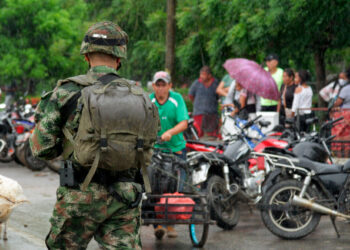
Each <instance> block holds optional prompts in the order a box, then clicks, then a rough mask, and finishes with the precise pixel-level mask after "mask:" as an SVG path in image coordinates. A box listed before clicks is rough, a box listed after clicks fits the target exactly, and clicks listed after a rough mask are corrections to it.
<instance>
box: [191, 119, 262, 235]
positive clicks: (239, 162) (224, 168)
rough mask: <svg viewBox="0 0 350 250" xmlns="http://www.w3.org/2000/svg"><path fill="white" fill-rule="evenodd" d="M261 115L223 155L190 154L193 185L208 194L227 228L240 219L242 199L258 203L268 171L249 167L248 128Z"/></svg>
mask: <svg viewBox="0 0 350 250" xmlns="http://www.w3.org/2000/svg"><path fill="white" fill-rule="evenodd" d="M259 118H260V117H257V118H256V119H254V120H252V121H249V122H248V123H246V125H244V126H243V127H242V128H240V133H237V134H236V135H235V137H236V138H235V140H232V141H231V142H230V143H228V145H227V146H226V148H225V149H224V152H223V153H222V154H219V153H216V152H198V151H197V152H196V151H193V152H189V153H188V154H187V163H188V166H189V167H190V168H191V169H192V184H193V185H197V186H200V188H201V189H202V190H203V191H205V192H206V193H207V196H208V202H209V205H210V213H211V218H212V219H213V220H216V222H217V225H218V226H219V227H221V228H223V229H225V230H230V229H233V228H234V227H235V226H236V225H237V223H238V221H239V216H240V211H239V209H238V202H239V201H244V202H253V203H256V202H257V201H258V200H259V193H260V191H259V190H260V184H261V183H262V181H263V180H264V178H265V175H266V174H267V173H268V172H269V170H268V169H265V170H261V171H256V172H251V171H249V169H248V163H247V159H248V158H249V156H250V153H251V148H250V146H249V143H248V141H247V139H246V134H245V130H246V129H247V128H249V127H250V126H252V125H253V124H254V122H255V121H256V120H257V119H259Z"/></svg>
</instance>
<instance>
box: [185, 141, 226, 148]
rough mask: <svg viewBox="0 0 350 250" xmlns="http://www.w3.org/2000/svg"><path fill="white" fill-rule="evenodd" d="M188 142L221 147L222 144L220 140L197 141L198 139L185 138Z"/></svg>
mask: <svg viewBox="0 0 350 250" xmlns="http://www.w3.org/2000/svg"><path fill="white" fill-rule="evenodd" d="M186 141H187V142H188V143H194V144H202V145H204V146H207V147H215V148H216V147H218V148H222V147H223V146H224V144H223V143H222V142H221V141H198V140H186Z"/></svg>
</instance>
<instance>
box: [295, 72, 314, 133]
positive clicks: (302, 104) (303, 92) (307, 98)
mask: <svg viewBox="0 0 350 250" xmlns="http://www.w3.org/2000/svg"><path fill="white" fill-rule="evenodd" d="M298 77H299V78H300V86H299V87H298V88H296V90H295V93H294V99H293V105H292V114H293V116H296V115H297V114H299V115H300V131H306V132H307V131H308V127H307V126H306V124H305V121H306V119H307V118H310V117H312V111H311V107H312V95H313V92H312V89H311V87H310V86H308V85H307V81H309V80H310V74H309V73H308V72H307V71H306V70H299V71H298Z"/></svg>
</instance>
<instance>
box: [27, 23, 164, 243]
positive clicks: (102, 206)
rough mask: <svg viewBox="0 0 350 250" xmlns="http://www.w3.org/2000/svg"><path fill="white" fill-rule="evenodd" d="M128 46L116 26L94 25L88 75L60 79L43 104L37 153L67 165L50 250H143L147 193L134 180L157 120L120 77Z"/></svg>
mask: <svg viewBox="0 0 350 250" xmlns="http://www.w3.org/2000/svg"><path fill="white" fill-rule="evenodd" d="M127 42H128V36H127V34H126V33H125V32H124V31H123V30H122V29H121V28H120V27H119V26H118V25H116V24H114V23H112V22H99V23H97V24H95V25H93V26H91V27H90V28H89V30H88V31H87V33H86V35H85V37H84V40H83V42H82V46H81V50H80V52H81V54H83V55H84V56H85V60H86V61H87V62H88V63H89V68H90V69H89V71H88V73H87V74H86V75H81V76H76V77H72V78H68V79H65V80H61V81H59V82H58V84H57V87H56V88H55V89H54V90H53V91H52V92H49V93H47V94H46V95H44V96H43V97H42V99H41V102H40V103H39V105H38V108H37V112H36V114H35V119H36V127H35V130H34V133H33V135H32V137H31V141H30V143H31V148H32V151H33V154H34V155H35V156H37V157H40V158H44V159H51V158H54V157H56V156H58V155H60V154H62V155H63V156H64V157H65V158H66V159H67V160H66V161H65V163H64V165H63V166H62V168H61V170H60V187H59V188H58V190H57V202H56V204H55V207H54V211H53V215H52V217H51V219H50V223H51V230H50V232H49V234H48V235H47V237H46V245H47V247H48V248H49V249H85V248H86V247H87V245H88V243H89V241H90V240H91V238H92V237H94V238H95V240H96V241H97V242H98V243H99V245H100V246H101V247H102V248H103V249H141V241H140V223H141V219H140V213H141V202H140V200H141V196H142V193H141V192H142V187H141V185H140V184H139V183H137V182H138V181H137V180H136V179H137V175H138V173H139V172H140V171H139V168H140V166H141V165H145V164H146V163H143V161H144V160H145V159H144V155H143V154H144V152H148V153H149V155H150V148H151V147H152V145H151V144H152V143H153V142H154V141H155V138H156V134H157V129H158V127H157V125H158V124H159V118H158V114H157V111H156V107H155V106H154V105H153V104H152V103H151V100H150V99H149V97H148V96H147V95H146V94H145V93H143V92H142V90H141V89H140V88H139V87H137V86H135V85H132V84H131V83H130V81H128V80H125V79H122V78H120V77H119V76H118V75H117V70H118V69H119V68H120V66H121V59H122V58H126V45H127ZM112 85H113V86H112ZM137 98H139V99H137ZM140 98H141V99H142V98H143V100H142V101H140ZM136 99H137V100H136ZM133 100H136V101H133ZM118 102H119V103H118ZM137 105H139V106H137ZM140 105H148V106H147V108H148V109H144V107H143V106H141V108H140ZM135 107H136V108H135ZM145 110H146V111H145ZM147 110H148V111H147ZM140 112H142V113H140ZM147 112H149V113H147ZM127 119H129V120H127ZM130 119H131V120H130ZM137 119H139V120H137ZM140 119H141V120H140ZM142 119H143V120H142ZM140 124H142V127H141V128H140ZM153 126H154V127H156V129H152V127H153ZM153 137H154V138H153ZM123 150H124V151H123ZM145 184H146V183H145Z"/></svg>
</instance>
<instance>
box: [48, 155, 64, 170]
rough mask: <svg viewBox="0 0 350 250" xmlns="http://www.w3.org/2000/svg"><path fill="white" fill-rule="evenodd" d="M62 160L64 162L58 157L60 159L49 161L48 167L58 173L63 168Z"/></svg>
mask: <svg viewBox="0 0 350 250" xmlns="http://www.w3.org/2000/svg"><path fill="white" fill-rule="evenodd" d="M62 160H63V158H61V157H58V158H55V159H53V160H49V161H47V162H46V163H47V166H48V167H49V169H51V170H52V171H54V172H56V173H58V172H59V170H60V168H61V161H62Z"/></svg>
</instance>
